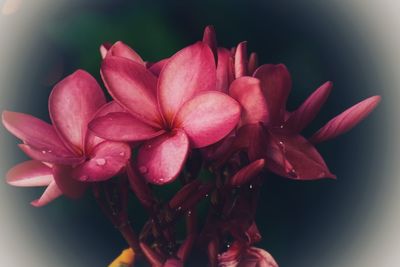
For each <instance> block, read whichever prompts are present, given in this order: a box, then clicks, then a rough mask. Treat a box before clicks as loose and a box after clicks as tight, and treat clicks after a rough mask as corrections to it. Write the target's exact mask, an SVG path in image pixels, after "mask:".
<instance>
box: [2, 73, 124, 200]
mask: <svg viewBox="0 0 400 267" xmlns="http://www.w3.org/2000/svg"><path fill="white" fill-rule="evenodd" d="M105 104H106V100H105V96H104V93H103V91H102V89H101V88H100V86H99V85H98V84H97V82H96V80H95V79H94V78H93V77H92V76H91V75H90V74H88V73H87V72H85V71H82V70H78V71H76V72H75V73H73V74H72V75H70V76H68V77H66V78H65V79H64V80H62V81H61V82H59V83H58V84H57V85H56V86H55V87H54V88H53V90H52V92H51V95H50V98H49V111H50V117H51V121H52V125H51V124H48V123H46V122H44V121H42V120H40V119H38V118H35V117H33V116H31V115H27V114H23V113H17V112H11V111H4V112H3V116H2V121H3V124H4V126H5V127H6V128H7V130H9V131H10V132H11V133H12V134H14V135H15V136H16V137H17V138H19V139H21V140H22V141H23V144H20V145H19V147H20V148H21V149H22V150H23V151H24V152H25V153H26V154H27V155H28V156H29V157H31V158H32V159H33V160H31V161H26V162H24V163H21V164H19V165H17V166H15V167H14V168H12V169H11V170H10V171H9V172H8V174H7V181H8V182H9V183H10V184H12V185H16V186H47V189H46V190H45V192H44V193H43V195H42V196H41V198H39V199H38V200H36V201H34V202H32V204H33V205H34V206H43V205H45V204H47V203H49V202H50V201H52V200H53V199H55V198H56V197H58V196H60V195H61V194H64V195H66V196H69V197H72V198H76V197H79V196H81V195H82V193H83V192H84V190H85V188H86V187H87V183H86V182H96V181H104V180H107V179H109V178H111V177H113V176H115V175H116V174H118V173H119V172H120V171H121V170H122V169H123V168H124V167H125V165H126V163H127V162H128V160H129V158H130V154H131V152H130V147H129V146H128V145H127V144H125V143H121V142H114V141H107V140H104V139H101V138H98V137H96V136H94V135H93V134H92V133H91V132H90V131H88V127H87V125H88V123H89V121H90V120H91V119H92V118H93V117H94V116H95V114H96V112H99V115H105V114H107V113H108V112H110V111H116V110H120V107H118V106H117V105H116V104H113V103H111V104H106V105H105ZM100 108H101V110H99V109H100Z"/></svg>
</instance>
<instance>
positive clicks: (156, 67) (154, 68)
mask: <svg viewBox="0 0 400 267" xmlns="http://www.w3.org/2000/svg"><path fill="white" fill-rule="evenodd" d="M168 60H169V58H164V59H162V60H160V61H158V62H155V63H152V64H148V66H147V69H148V70H149V71H151V73H153V74H154V75H156V76H157V77H158V76H159V75H160V72H161V70H162V69H163V68H164V66H165V64H166V63H167V62H168Z"/></svg>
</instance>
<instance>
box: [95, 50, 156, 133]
mask: <svg viewBox="0 0 400 267" xmlns="http://www.w3.org/2000/svg"><path fill="white" fill-rule="evenodd" d="M101 74H102V77H103V81H104V83H105V85H106V87H107V89H108V92H109V93H110V94H111V96H112V97H113V98H114V100H115V101H117V102H118V103H119V104H120V105H121V106H123V107H124V108H125V109H127V110H128V111H129V112H130V113H131V114H132V115H133V116H135V117H137V118H138V119H140V120H142V121H145V122H148V123H149V124H152V125H155V126H157V125H159V124H160V123H161V118H160V113H159V112H158V107H157V100H156V86H157V78H156V77H155V76H154V75H153V74H152V73H151V72H150V71H148V70H147V69H146V68H145V67H144V66H143V65H141V64H139V63H137V62H134V61H131V60H128V59H126V58H120V57H107V58H106V59H104V60H103V63H102V65H101Z"/></svg>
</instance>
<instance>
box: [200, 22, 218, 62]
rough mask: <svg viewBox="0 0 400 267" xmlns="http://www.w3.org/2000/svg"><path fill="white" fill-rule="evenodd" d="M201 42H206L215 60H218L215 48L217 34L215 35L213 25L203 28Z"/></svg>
mask: <svg viewBox="0 0 400 267" xmlns="http://www.w3.org/2000/svg"><path fill="white" fill-rule="evenodd" d="M203 43H205V44H207V45H208V46H209V47H210V48H211V51H212V52H213V54H214V57H215V59H216V62H217V60H218V58H217V49H218V45H217V36H216V35H215V29H214V27H213V26H211V25H208V26H207V27H206V28H205V29H204V34H203Z"/></svg>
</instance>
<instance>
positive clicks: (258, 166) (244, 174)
mask: <svg viewBox="0 0 400 267" xmlns="http://www.w3.org/2000/svg"><path fill="white" fill-rule="evenodd" d="M264 164H265V160H264V159H259V160H256V161H253V162H252V163H250V164H249V165H247V166H245V167H243V168H242V169H240V170H239V171H238V172H237V173H236V174H235V175H234V176H232V177H231V178H230V179H229V185H230V186H241V185H243V184H246V183H248V182H250V181H251V179H252V178H253V177H254V176H256V175H258V174H259V173H260V171H261V170H262V169H263V168H264Z"/></svg>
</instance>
